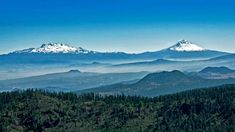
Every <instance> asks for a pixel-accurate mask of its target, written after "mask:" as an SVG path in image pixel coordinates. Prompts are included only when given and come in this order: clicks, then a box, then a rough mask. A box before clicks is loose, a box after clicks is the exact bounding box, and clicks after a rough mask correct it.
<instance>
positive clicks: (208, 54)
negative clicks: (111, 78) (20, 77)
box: [0, 40, 229, 64]
mask: <svg viewBox="0 0 235 132" xmlns="http://www.w3.org/2000/svg"><path fill="white" fill-rule="evenodd" d="M228 54H229V53H226V52H220V51H214V50H208V49H204V48H202V47H200V46H198V45H197V44H194V43H192V42H190V41H187V40H181V41H179V42H177V43H176V44H174V45H173V46H171V47H169V48H166V49H163V50H160V51H154V52H144V53H138V54H129V53H124V52H96V51H92V50H86V49H83V48H81V47H74V46H70V45H67V44H57V43H49V44H43V45H42V46H40V47H38V48H28V49H24V50H18V51H14V52H11V53H9V54H6V55H0V63H12V64H15V63H17V64H26V63H29V64H31V63H40V64H44V63H50V64H55V63H63V64H68V63H78V62H89V63H90V62H95V61H98V62H109V61H111V62H113V61H116V62H117V63H119V61H123V60H125V61H126V62H128V61H130V62H137V61H140V60H141V61H145V60H149V61H151V60H157V59H167V60H205V59H210V58H214V57H219V56H223V55H228Z"/></svg>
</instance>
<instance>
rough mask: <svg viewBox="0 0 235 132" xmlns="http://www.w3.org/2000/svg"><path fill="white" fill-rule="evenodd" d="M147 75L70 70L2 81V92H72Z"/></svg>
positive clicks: (0, 85) (0, 86)
mask: <svg viewBox="0 0 235 132" xmlns="http://www.w3.org/2000/svg"><path fill="white" fill-rule="evenodd" d="M147 74H148V73H147V72H136V73H130V72H127V73H90V72H80V71H79V70H70V71H69V72H63V73H53V74H46V75H40V76H33V77H25V78H19V79H9V80H0V92H1V91H11V90H17V89H28V88H39V89H46V90H49V91H63V92H71V91H76V90H82V89H88V88H93V87H97V86H104V85H110V84H115V83H120V82H125V83H128V82H129V81H130V82H133V81H135V80H139V79H141V78H143V77H144V76H145V75H147Z"/></svg>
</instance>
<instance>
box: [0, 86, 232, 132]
mask: <svg viewBox="0 0 235 132" xmlns="http://www.w3.org/2000/svg"><path fill="white" fill-rule="evenodd" d="M0 131H17V132H18V131H35V132H40V131H55V132H59V131H62V132H64V131H78V132H81V131H84V132H87V131H133V132H137V131H146V132H149V131H231V132H232V131H235V85H224V86H220V87H214V88H206V89H197V90H192V91H186V92H181V93H177V94H171V95H164V96H159V97H155V98H147V97H136V96H124V95H118V96H108V95H107V96H101V95H95V94H93V93H89V94H83V95H76V94H74V93H50V92H46V91H42V90H26V91H14V92H3V93H0Z"/></svg>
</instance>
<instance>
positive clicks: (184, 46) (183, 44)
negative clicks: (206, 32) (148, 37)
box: [168, 40, 206, 51]
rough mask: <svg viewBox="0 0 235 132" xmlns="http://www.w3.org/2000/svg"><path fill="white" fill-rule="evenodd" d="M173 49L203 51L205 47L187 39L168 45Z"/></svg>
mask: <svg viewBox="0 0 235 132" xmlns="http://www.w3.org/2000/svg"><path fill="white" fill-rule="evenodd" d="M168 49H170V50H173V51H204V50H206V49H204V48H202V47H200V46H198V45H197V44H194V43H192V42H190V41H188V40H181V41H179V42H178V43H177V44H175V45H173V46H171V47H169V48H168Z"/></svg>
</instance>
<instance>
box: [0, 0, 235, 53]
mask: <svg viewBox="0 0 235 132" xmlns="http://www.w3.org/2000/svg"><path fill="white" fill-rule="evenodd" d="M234 5H235V1H233V0H142V1H138V0H44V1H43V0H20V1H19V0H2V1H1V3H0V45H1V46H0V53H7V52H9V51H12V50H15V49H24V48H29V47H39V46H40V45H41V44H42V43H48V42H58V43H68V44H71V45H73V46H81V47H84V48H86V49H91V50H97V51H126V52H143V51H155V50H160V49H162V48H166V47H168V46H171V45H172V44H174V43H176V42H177V41H178V40H180V39H188V40H191V41H193V42H195V43H198V44H200V45H201V46H203V47H205V48H209V49H215V50H224V51H229V52H235V15H234V14H235V8H234Z"/></svg>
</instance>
